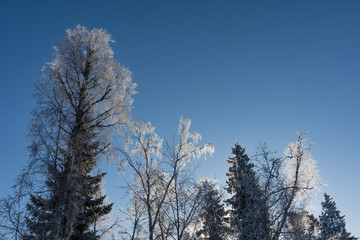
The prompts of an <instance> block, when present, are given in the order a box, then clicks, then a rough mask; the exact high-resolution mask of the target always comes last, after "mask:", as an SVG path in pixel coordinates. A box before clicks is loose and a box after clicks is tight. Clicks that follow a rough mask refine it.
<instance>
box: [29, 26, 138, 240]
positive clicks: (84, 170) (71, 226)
mask: <svg viewBox="0 0 360 240" xmlns="http://www.w3.org/2000/svg"><path fill="white" fill-rule="evenodd" d="M111 42H112V40H111V37H110V35H109V34H108V33H106V31H104V30H102V29H93V30H91V31H88V30H87V29H86V28H84V27H82V26H77V27H76V28H74V29H69V30H67V32H66V36H65V38H64V40H63V42H62V43H56V44H55V45H54V50H55V58H54V60H53V61H51V62H50V63H48V64H46V65H45V66H44V69H43V71H44V74H43V77H42V78H41V79H40V80H39V81H38V83H37V84H36V87H35V88H36V90H35V94H34V96H35V98H36V100H37V105H36V107H35V108H34V110H33V112H32V120H31V121H30V124H29V125H30V132H29V139H30V141H31V144H30V146H29V149H30V153H31V158H30V161H29V166H35V167H31V168H29V169H30V170H29V171H32V172H31V174H33V175H35V176H36V177H35V178H34V179H33V181H34V184H35V186H36V187H35V188H34V189H33V190H32V191H33V194H32V195H31V196H30V202H29V204H28V205H27V209H28V211H29V213H30V216H29V217H28V218H27V226H28V228H29V230H30V234H29V236H28V238H33V239H75V238H76V239H82V238H85V239H98V237H99V236H98V235H97V229H96V224H95V223H96V221H97V219H98V218H100V217H101V216H103V215H106V214H107V213H109V212H110V210H111V207H112V206H111V205H112V204H105V203H104V199H105V196H96V194H97V193H98V192H99V190H100V187H101V186H100V185H101V179H102V178H103V176H104V173H99V174H93V169H94V167H95V166H96V164H97V163H98V161H99V160H100V159H101V158H103V159H104V158H108V159H111V158H112V157H113V154H112V153H113V151H112V150H113V149H114V148H113V145H112V133H113V132H116V131H115V130H116V129H117V128H119V127H121V125H123V124H125V123H127V122H128V120H129V117H130V106H131V104H132V95H133V94H134V93H135V84H134V83H133V82H132V79H131V73H130V71H129V70H127V69H126V68H123V67H121V66H120V65H119V63H117V62H116V61H115V60H114V53H113V51H112V49H111V47H110V43H111ZM90 226H91V228H90Z"/></svg>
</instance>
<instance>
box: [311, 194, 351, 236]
mask: <svg viewBox="0 0 360 240" xmlns="http://www.w3.org/2000/svg"><path fill="white" fill-rule="evenodd" d="M324 197H325V201H324V202H322V203H321V205H322V211H321V215H320V217H319V221H320V236H319V238H318V239H319V240H327V239H339V240H345V239H350V233H348V232H347V231H346V228H345V219H344V216H341V215H340V211H339V210H338V209H337V207H336V203H335V201H334V200H333V199H332V198H331V197H330V196H329V195H328V194H326V193H325V194H324ZM351 239H355V238H351Z"/></svg>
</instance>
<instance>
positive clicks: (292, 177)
mask: <svg viewBox="0 0 360 240" xmlns="http://www.w3.org/2000/svg"><path fill="white" fill-rule="evenodd" d="M305 136H306V134H305V135H301V134H299V139H298V141H297V142H292V143H290V144H288V146H287V148H286V150H285V167H284V169H283V174H282V175H283V176H284V182H285V185H286V186H294V185H295V186H296V187H297V189H298V190H299V192H298V193H299V194H297V195H296V197H295V203H299V202H302V201H306V200H308V197H309V191H308V190H312V189H314V190H319V188H320V182H321V180H320V175H319V171H318V169H317V163H316V161H315V160H314V159H313V157H312V155H311V153H310V149H311V145H310V144H308V141H307V139H305V138H304V137H305Z"/></svg>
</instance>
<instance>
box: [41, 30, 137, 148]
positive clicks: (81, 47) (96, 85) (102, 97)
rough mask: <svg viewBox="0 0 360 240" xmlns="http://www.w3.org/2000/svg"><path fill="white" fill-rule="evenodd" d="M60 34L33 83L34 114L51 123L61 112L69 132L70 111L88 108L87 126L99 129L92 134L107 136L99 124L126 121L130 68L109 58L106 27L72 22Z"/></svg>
mask: <svg viewBox="0 0 360 240" xmlns="http://www.w3.org/2000/svg"><path fill="white" fill-rule="evenodd" d="M66 33H67V35H66V37H65V39H64V41H63V42H62V43H57V44H55V46H54V49H55V59H54V60H53V61H52V62H50V63H48V64H47V65H45V66H44V69H43V71H44V74H43V78H42V79H41V80H40V81H39V83H38V84H37V86H36V87H37V93H36V94H35V96H37V99H38V103H39V105H40V106H42V107H41V108H40V109H38V110H39V111H41V112H39V114H43V115H45V116H46V117H48V118H49V119H53V121H54V122H53V124H54V123H55V121H56V119H55V118H59V117H62V118H63V121H64V126H62V128H63V129H64V130H65V131H69V132H70V130H71V128H72V127H73V126H74V122H75V120H76V119H75V116H76V115H75V112H76V111H78V110H82V111H85V112H90V113H91V114H92V116H93V118H92V119H88V121H89V122H88V124H89V126H92V125H94V126H95V127H98V128H102V130H101V132H99V133H101V134H100V135H99V136H98V137H99V138H108V137H109V135H110V133H111V132H113V131H112V130H111V128H104V127H108V126H118V125H119V124H124V123H126V122H127V121H128V119H129V117H130V113H129V110H130V108H129V106H131V104H132V102H133V99H132V97H131V96H132V95H133V94H134V93H135V87H136V84H134V83H133V82H132V79H131V72H130V71H129V70H128V69H126V68H123V67H121V66H120V64H119V63H118V62H116V61H115V60H114V53H113V51H112V49H111V47H110V45H109V44H110V43H111V42H112V40H111V36H110V34H108V33H106V31H104V30H102V29H93V30H92V31H88V30H87V29H86V28H84V27H82V26H79V25H78V26H77V27H76V28H75V29H68V30H67V32H66ZM59 114H60V115H59ZM104 141H106V140H104Z"/></svg>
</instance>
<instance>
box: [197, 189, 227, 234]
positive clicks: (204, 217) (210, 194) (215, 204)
mask: <svg viewBox="0 0 360 240" xmlns="http://www.w3.org/2000/svg"><path fill="white" fill-rule="evenodd" d="M206 185H207V186H205V189H206V190H205V194H204V200H203V203H202V207H201V210H200V213H199V218H200V221H201V228H200V229H199V230H198V231H197V232H196V235H197V236H198V238H199V239H201V240H222V239H225V236H226V233H227V227H226V223H225V221H226V216H225V215H226V212H225V208H224V204H223V203H222V197H221V195H220V193H219V190H218V189H217V187H216V186H215V185H214V184H213V183H206Z"/></svg>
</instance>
